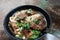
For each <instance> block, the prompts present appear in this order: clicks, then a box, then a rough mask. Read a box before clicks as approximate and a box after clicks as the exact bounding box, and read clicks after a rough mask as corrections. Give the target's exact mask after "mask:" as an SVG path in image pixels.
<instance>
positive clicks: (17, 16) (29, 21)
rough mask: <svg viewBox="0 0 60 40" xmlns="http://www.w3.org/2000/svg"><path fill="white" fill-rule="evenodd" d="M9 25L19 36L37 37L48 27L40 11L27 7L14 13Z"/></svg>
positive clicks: (24, 37) (16, 35) (23, 37)
mask: <svg viewBox="0 0 60 40" xmlns="http://www.w3.org/2000/svg"><path fill="white" fill-rule="evenodd" d="M8 26H9V27H10V29H11V31H12V32H13V33H14V35H15V37H17V38H22V39H28V38H30V39H36V38H38V37H39V35H42V32H41V30H43V29H44V28H46V26H47V22H46V19H45V17H44V16H43V15H42V13H40V12H39V11H35V10H33V9H26V10H21V11H17V12H16V13H14V15H12V16H11V17H10V18H9V24H8Z"/></svg>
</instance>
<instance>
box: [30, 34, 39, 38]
mask: <svg viewBox="0 0 60 40" xmlns="http://www.w3.org/2000/svg"><path fill="white" fill-rule="evenodd" d="M38 36H39V35H32V36H30V38H31V39H36V38H38Z"/></svg>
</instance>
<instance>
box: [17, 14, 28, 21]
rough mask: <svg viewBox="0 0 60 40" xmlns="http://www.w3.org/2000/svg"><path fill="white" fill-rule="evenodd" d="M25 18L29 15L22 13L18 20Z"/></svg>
mask: <svg viewBox="0 0 60 40" xmlns="http://www.w3.org/2000/svg"><path fill="white" fill-rule="evenodd" d="M25 17H27V14H25V13H22V14H19V15H18V16H17V18H16V20H20V19H24V18H25Z"/></svg>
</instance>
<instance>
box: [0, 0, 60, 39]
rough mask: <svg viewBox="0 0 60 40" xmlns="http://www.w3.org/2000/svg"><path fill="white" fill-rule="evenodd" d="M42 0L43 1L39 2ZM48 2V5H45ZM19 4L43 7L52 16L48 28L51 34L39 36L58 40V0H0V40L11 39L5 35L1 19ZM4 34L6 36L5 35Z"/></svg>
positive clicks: (59, 0) (59, 6) (59, 9)
mask: <svg viewBox="0 0 60 40" xmlns="http://www.w3.org/2000/svg"><path fill="white" fill-rule="evenodd" d="M41 2H43V3H41ZM47 4H49V5H47ZM21 5H35V6H39V7H42V8H44V9H45V10H46V11H47V12H48V13H49V14H50V16H51V18H52V26H51V28H50V32H49V33H51V34H49V33H48V34H46V35H45V36H43V37H42V38H41V40H59V37H60V33H59V31H60V0H57V1H56V0H48V1H47V0H46V1H42V0H0V40H4V39H6V40H12V39H11V38H10V37H7V36H8V35H6V33H5V31H4V27H3V21H4V18H5V16H6V15H7V14H8V12H10V11H11V10H12V9H14V8H16V7H18V6H21ZM5 35H6V36H5Z"/></svg>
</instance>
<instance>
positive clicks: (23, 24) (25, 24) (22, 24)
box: [16, 22, 30, 30]
mask: <svg viewBox="0 0 60 40" xmlns="http://www.w3.org/2000/svg"><path fill="white" fill-rule="evenodd" d="M16 23H17V25H18V26H19V27H20V28H21V27H22V30H24V29H29V28H30V22H27V23H19V22H16Z"/></svg>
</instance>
